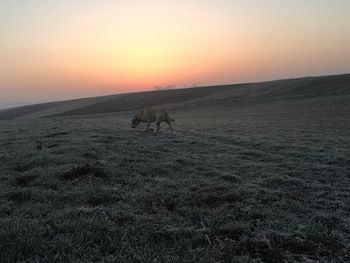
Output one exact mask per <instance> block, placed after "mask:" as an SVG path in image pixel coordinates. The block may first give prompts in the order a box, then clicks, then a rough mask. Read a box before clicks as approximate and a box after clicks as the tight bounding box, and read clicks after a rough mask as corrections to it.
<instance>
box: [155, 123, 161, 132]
mask: <svg viewBox="0 0 350 263" xmlns="http://www.w3.org/2000/svg"><path fill="white" fill-rule="evenodd" d="M159 130H160V121H157V131H156V133H158V132H159Z"/></svg>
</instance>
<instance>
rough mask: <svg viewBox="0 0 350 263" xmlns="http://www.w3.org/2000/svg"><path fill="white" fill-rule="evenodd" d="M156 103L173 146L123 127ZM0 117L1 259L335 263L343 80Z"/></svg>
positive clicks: (347, 181) (342, 233) (66, 106)
mask: <svg viewBox="0 0 350 263" xmlns="http://www.w3.org/2000/svg"><path fill="white" fill-rule="evenodd" d="M119 96H120V97H119ZM122 96H123V97H122ZM184 96H185V97H184ZM186 98H187V99H186ZM160 103H167V105H168V106H169V107H170V108H171V109H170V114H171V116H172V117H173V118H174V119H176V121H175V122H174V123H173V125H174V130H175V136H174V137H172V136H171V135H170V132H169V130H168V128H167V126H166V125H165V124H162V125H161V132H160V133H158V134H155V133H154V132H147V133H146V132H143V130H144V128H145V125H144V124H141V125H140V126H139V127H137V128H136V129H131V128H130V117H131V116H132V114H133V112H131V111H126V110H130V109H136V108H138V107H144V106H148V105H156V104H160ZM103 112H104V113H103ZM96 113H99V114H96ZM7 114H8V115H7V116H8V117H12V118H14V117H16V116H17V118H16V119H13V120H11V121H2V122H1V125H0V189H1V191H0V225H1V228H0V258H1V262H130V263H131V262H172V263H175V262H349V256H350V220H349V218H350V192H349V185H350V177H349V174H350V94H349V75H341V76H329V77H316V78H303V79H296V80H281V81H273V82H265V83H255V84H242V85H227V86H220V87H203V88H199V89H188V90H187V89H186V90H171V91H161V92H158V91H152V92H144V93H134V94H124V95H117V96H115V97H113V96H112V97H99V98H92V99H82V100H73V101H69V102H55V103H51V104H44V105H34V106H30V107H22V108H18V109H14V110H10V111H7ZM11 114H12V115H11ZM58 114H60V115H61V116H60V117H50V118H38V117H42V116H50V115H51V116H52V115H56V116H57V115H58ZM73 114H74V115H73ZM84 114H87V115H84ZM63 115H65V116H63ZM153 126H154V124H153Z"/></svg>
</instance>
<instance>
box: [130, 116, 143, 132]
mask: <svg viewBox="0 0 350 263" xmlns="http://www.w3.org/2000/svg"><path fill="white" fill-rule="evenodd" d="M140 122H141V121H140V120H139V118H138V117H137V115H135V116H134V117H133V118H132V120H131V128H133V129H134V128H136V127H137V126H138V125H139V124H140Z"/></svg>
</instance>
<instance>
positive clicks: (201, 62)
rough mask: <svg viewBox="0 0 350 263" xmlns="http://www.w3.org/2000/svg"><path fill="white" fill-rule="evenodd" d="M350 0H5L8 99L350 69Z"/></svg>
mask: <svg viewBox="0 0 350 263" xmlns="http://www.w3.org/2000/svg"><path fill="white" fill-rule="evenodd" d="M349 12H350V1H348V0H308V1H305V0H284V1H281V0H216V1H214V0H212V1H209V0H176V1H169V0H147V1H145V0H142V1H141V0H118V1H117V0H99V1H97V0H60V1H54V0H52V1H51V0H26V1H22V0H1V1H0V106H1V103H6V104H9V103H15V102H16V103H18V102H23V103H29V102H40V101H53V100H62V99H70V98H79V97H89V96H97V95H104V94H115V93H124V92H134V91H141V90H152V89H154V88H155V87H163V86H164V87H166V86H168V85H172V86H176V87H178V88H181V87H189V86H192V85H197V86H200V85H213V84H226V83H238V82H253V81H254V82H255V81H264V80H272V79H280V78H292V77H302V76H310V75H328V74H341V73H350V18H349Z"/></svg>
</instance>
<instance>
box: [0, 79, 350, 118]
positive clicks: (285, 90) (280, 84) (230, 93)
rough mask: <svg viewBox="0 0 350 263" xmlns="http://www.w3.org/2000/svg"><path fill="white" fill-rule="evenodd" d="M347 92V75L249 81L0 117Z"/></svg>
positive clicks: (34, 107) (52, 106)
mask: <svg viewBox="0 0 350 263" xmlns="http://www.w3.org/2000/svg"><path fill="white" fill-rule="evenodd" d="M345 94H350V74H344V75H335V76H322V77H308V78H300V79H289V80H277V81H269V82H261V83H251V84H236V85H233V84H232V85H222V86H208V87H198V88H189V89H177V90H160V91H148V92H138V93H128V94H122V95H111V96H104V97H95V98H85V99H79V100H71V101H61V102H52V103H45V104H37V105H30V106H24V107H18V108H14V109H9V110H5V111H2V112H0V120H5V119H14V118H37V117H47V116H69V115H80V114H98V113H110V112H119V111H129V110H135V109H139V108H144V107H150V106H156V105H168V106H169V105H173V106H174V105H176V106H177V107H181V106H183V105H189V104H190V105H191V104H194V105H196V104H198V103H204V104H206V103H207V102H210V103H214V102H219V101H220V102H229V103H231V102H234V103H252V102H253V103H262V102H266V101H276V100H290V99H297V98H298V99H303V98H312V97H323V96H337V95H345Z"/></svg>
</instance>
